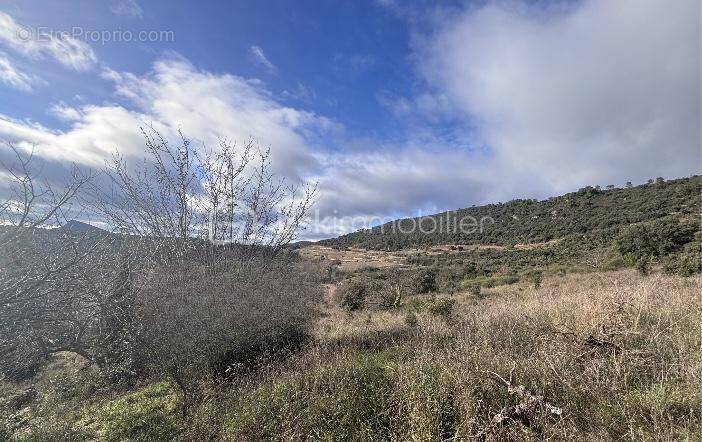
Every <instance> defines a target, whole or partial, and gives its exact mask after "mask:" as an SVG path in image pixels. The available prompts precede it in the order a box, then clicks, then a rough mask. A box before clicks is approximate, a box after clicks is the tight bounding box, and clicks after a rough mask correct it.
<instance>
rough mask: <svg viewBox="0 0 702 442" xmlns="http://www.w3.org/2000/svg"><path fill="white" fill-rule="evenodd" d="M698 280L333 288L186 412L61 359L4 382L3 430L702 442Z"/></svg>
mask: <svg viewBox="0 0 702 442" xmlns="http://www.w3.org/2000/svg"><path fill="white" fill-rule="evenodd" d="M701 284H702V278H700V277H695V278H686V279H684V278H679V277H668V276H663V275H660V274H658V273H654V274H652V275H650V276H647V277H642V276H639V275H638V274H636V273H635V272H634V271H631V270H626V271H617V272H607V273H589V274H574V275H566V276H561V277H559V276H549V277H547V278H545V279H544V281H543V284H542V286H541V287H540V288H539V289H534V288H533V286H530V285H528V284H527V283H525V282H519V283H517V284H513V285H506V286H498V287H494V288H487V289H485V290H483V291H482V292H481V294H480V295H478V296H476V295H471V294H470V293H468V292H460V293H457V294H454V295H452V296H449V295H442V294H438V295H420V296H413V297H408V298H406V299H405V301H404V303H403V305H402V306H400V307H398V308H395V309H391V310H371V311H368V310H365V311H361V312H354V313H350V312H347V311H344V310H342V309H341V308H339V307H338V300H337V299H336V294H335V292H334V291H333V290H332V291H330V292H329V293H328V296H327V297H326V298H325V301H324V303H323V305H321V306H320V317H319V320H318V322H317V325H316V327H315V330H314V339H313V341H312V342H311V343H310V344H308V345H307V346H306V347H305V348H304V349H303V350H301V351H299V352H297V353H294V354H291V355H288V356H286V357H284V358H282V357H277V358H275V359H273V360H267V361H261V363H260V365H259V366H258V367H257V368H256V369H255V370H253V371H249V372H247V373H244V374H242V375H240V376H238V377H236V378H235V379H234V380H231V381H228V382H226V383H219V384H215V383H207V382H205V383H204V384H203V386H202V389H201V391H202V392H203V393H202V396H201V397H200V398H199V401H198V403H197V405H196V406H195V407H194V408H191V409H189V410H187V412H186V413H183V410H182V407H181V405H182V401H181V398H180V396H179V395H178V393H177V392H176V391H177V390H176V389H175V388H173V387H172V386H171V385H169V384H168V382H164V381H161V380H158V379H154V381H153V383H148V384H144V385H141V386H139V387H138V388H136V389H130V390H129V391H115V390H114V389H109V388H106V387H104V386H103V385H104V384H103V383H102V382H101V380H100V376H99V374H98V373H96V372H95V371H94V370H93V369H91V368H86V367H84V366H83V365H82V364H81V362H80V360H79V359H78V358H76V357H74V356H70V355H68V354H65V355H61V356H60V357H58V358H56V359H55V360H54V361H53V362H52V364H50V366H49V367H47V368H46V369H45V370H44V371H43V372H42V373H40V374H39V375H38V376H37V377H35V379H33V380H32V381H31V382H28V383H25V384H21V385H18V384H9V383H5V384H3V385H2V394H3V396H4V397H5V398H6V399H5V400H3V402H4V404H3V413H4V416H3V417H4V420H5V429H4V437H6V438H14V439H16V440H56V439H71V438H72V439H75V440H82V439H104V440H160V439H170V438H180V439H182V440H206V439H228V440H262V439H264V440H266V439H277V440H301V439H313V440H379V439H384V440H543V439H551V440H612V439H622V440H699V438H700V435H702V294H701V292H702V290H700V288H701V287H700V285H701ZM203 382H204V381H203ZM508 383H509V384H508ZM520 387H522V388H520ZM1 437H2V433H0V438H1Z"/></svg>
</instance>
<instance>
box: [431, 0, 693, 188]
mask: <svg viewBox="0 0 702 442" xmlns="http://www.w3.org/2000/svg"><path fill="white" fill-rule="evenodd" d="M418 58H419V60H420V62H419V66H420V69H421V70H422V71H423V73H424V74H425V75H426V78H427V79H428V80H429V81H430V82H431V83H432V84H433V85H434V86H435V87H436V88H437V89H438V90H439V91H441V92H442V93H445V94H446V95H447V96H449V97H450V98H451V100H452V101H454V103H455V104H456V106H458V108H459V109H462V111H463V115H464V118H466V121H470V122H471V123H473V124H475V125H476V126H477V128H478V130H479V133H480V135H481V136H482V137H483V138H484V140H485V142H486V143H487V144H488V145H489V146H491V147H492V148H493V149H494V153H495V164H494V167H495V170H496V172H497V173H499V174H500V175H501V176H503V177H505V178H504V179H505V180H511V185H512V186H514V187H515V188H521V189H532V190H533V189H535V188H536V189H538V188H541V189H548V190H547V192H550V193H557V192H561V191H567V190H572V189H573V188H575V187H577V186H581V185H584V184H598V183H600V184H606V183H610V182H612V183H621V182H623V181H626V180H629V179H631V180H634V181H641V180H643V179H645V178H648V177H653V176H658V175H663V176H666V177H678V176H685V175H688V174H691V173H699V170H700V4H699V2H698V1H697V0H680V1H675V2H667V1H661V0H618V1H609V0H585V1H582V2H579V3H575V4H569V5H568V6H566V7H556V8H548V7H545V6H544V5H543V4H542V3H536V4H534V5H524V4H521V3H519V4H517V3H513V2H491V3H488V4H487V5H485V6H483V7H478V8H469V9H468V10H467V11H466V12H464V13H463V14H462V15H460V16H458V17H457V18H454V19H450V21H449V22H444V23H442V24H441V25H440V27H439V30H438V32H437V33H436V35H435V36H433V38H430V39H429V42H428V43H427V44H426V45H424V46H422V47H421V48H419V50H418ZM521 184H524V185H526V187H522V186H521ZM524 191H525V190H522V192H524ZM515 196H518V195H515Z"/></svg>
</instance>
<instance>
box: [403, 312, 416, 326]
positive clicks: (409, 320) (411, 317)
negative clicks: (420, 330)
mask: <svg viewBox="0 0 702 442" xmlns="http://www.w3.org/2000/svg"><path fill="white" fill-rule="evenodd" d="M405 324H407V325H409V326H410V327H416V326H417V315H416V314H415V313H414V312H407V314H406V315H405Z"/></svg>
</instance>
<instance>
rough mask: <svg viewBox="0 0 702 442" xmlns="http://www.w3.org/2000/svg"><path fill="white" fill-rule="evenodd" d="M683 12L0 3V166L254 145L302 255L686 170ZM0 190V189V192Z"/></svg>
mask: <svg viewBox="0 0 702 442" xmlns="http://www.w3.org/2000/svg"><path fill="white" fill-rule="evenodd" d="M700 16H701V12H700V2H699V1H698V0H676V1H672V2H671V1H668V0H617V1H611V0H570V1H565V0H558V1H545V0H544V1H540V0H537V1H516V0H505V1H499V0H495V1H485V0H481V1H467V2H463V1H451V2H434V1H414V2H409V1H408V2H405V1H400V0H382V1H381V0H376V1H372V0H368V1H360V0H359V1H326V0H318V1H295V2H292V1H261V0H259V1H245V0H242V1H236V2H229V1H207V2H202V1H200V2H189V1H172V0H171V1H165V0H164V1H161V0H155V1H148V2H147V1H145V0H115V1H88V0H86V1H80V0H77V1H72V2H54V1H38V0H22V1H14V0H4V1H3V2H2V3H0V140H2V141H3V143H2V144H0V159H2V158H7V154H8V147H7V144H6V143H12V144H13V145H15V146H17V147H19V148H22V149H30V148H32V147H33V148H34V149H35V152H36V154H37V156H39V157H41V158H42V159H43V160H44V161H46V163H47V164H48V165H49V167H46V168H45V169H43V170H44V172H43V173H45V174H46V176H47V179H49V180H57V181H60V179H61V175H62V174H65V173H66V172H67V171H68V170H69V168H68V167H67V166H68V165H69V164H70V163H75V164H78V165H79V166H81V167H84V168H93V169H100V168H101V167H103V165H104V163H105V160H106V159H109V158H110V157H111V155H112V154H113V153H114V152H115V151H116V150H119V151H120V152H121V153H122V154H124V155H125V157H126V158H128V159H131V160H134V161H137V160H139V159H140V158H142V157H143V155H144V147H143V146H144V140H143V137H142V136H141V135H140V132H139V128H140V127H141V126H144V125H154V126H155V127H157V128H159V129H160V130H162V131H163V132H164V133H166V134H167V135H168V134H174V133H175V132H176V131H177V130H178V129H180V130H182V131H183V132H184V133H185V134H186V135H187V136H189V137H190V138H193V139H194V140H196V141H197V142H199V143H201V144H203V145H208V146H213V145H216V144H217V141H218V140H219V139H222V138H227V139H229V140H233V141H236V142H239V143H245V142H246V141H247V140H249V139H251V138H253V139H255V140H256V141H257V142H258V143H259V144H261V145H263V146H270V148H271V153H272V161H273V167H274V169H275V172H276V173H277V174H279V175H280V176H282V177H285V178H286V180H288V181H289V182H293V183H317V185H318V192H317V197H316V203H315V206H314V208H313V211H314V213H313V218H314V219H313V220H312V221H311V227H310V228H308V229H307V231H306V232H305V233H304V234H303V238H307V239H319V238H324V237H330V236H336V235H338V234H341V233H345V232H346V231H350V230H355V229H357V228H358V227H359V225H358V222H359V220H360V221H361V222H362V223H366V222H369V223H375V224H377V223H378V222H380V221H382V220H389V219H391V218H396V217H405V216H420V215H426V214H430V213H435V212H438V211H443V210H451V209H457V208H462V207H469V206H472V205H479V204H485V203H493V202H500V201H502V202H504V201H508V200H510V199H513V198H545V197H549V196H554V195H558V194H562V193H565V192H569V191H574V190H577V189H578V188H580V187H583V186H586V185H602V186H605V185H608V184H614V185H617V186H621V185H623V184H624V183H625V182H627V181H632V182H634V183H642V182H645V181H646V180H647V179H649V178H655V177H658V176H662V177H665V178H676V177H683V176H689V175H692V174H699V173H700V169H702V159H701V155H702V153H701V147H700V127H701V126H702V122H701V119H702V116H701V112H700V101H701V97H702V92H701V88H700V77H701V72H700V69H701V68H700V66H701V60H700V58H701V52H702V50H701V47H700V41H701V38H700ZM1 187H2V186H1V185H0V188H1Z"/></svg>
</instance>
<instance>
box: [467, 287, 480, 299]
mask: <svg viewBox="0 0 702 442" xmlns="http://www.w3.org/2000/svg"><path fill="white" fill-rule="evenodd" d="M468 293H470V294H471V295H472V296H474V297H476V298H479V297H480V284H469V285H468Z"/></svg>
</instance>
